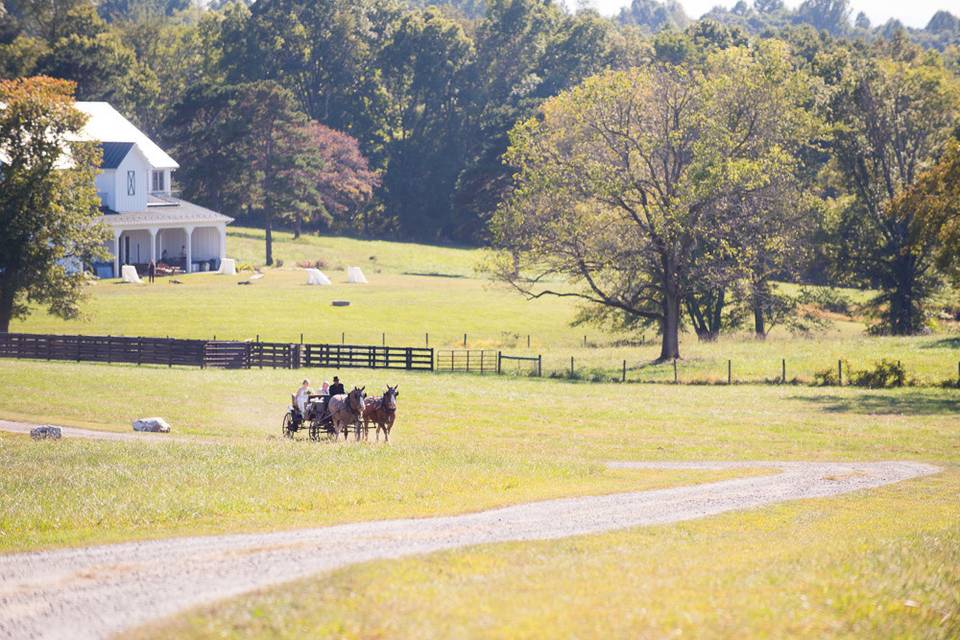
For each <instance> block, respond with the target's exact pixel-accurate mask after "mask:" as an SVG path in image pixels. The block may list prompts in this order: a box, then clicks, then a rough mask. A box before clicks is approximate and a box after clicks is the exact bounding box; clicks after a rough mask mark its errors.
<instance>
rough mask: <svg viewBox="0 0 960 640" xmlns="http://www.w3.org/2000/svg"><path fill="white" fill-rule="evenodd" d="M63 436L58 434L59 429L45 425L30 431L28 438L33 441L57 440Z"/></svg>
mask: <svg viewBox="0 0 960 640" xmlns="http://www.w3.org/2000/svg"><path fill="white" fill-rule="evenodd" d="M62 435H63V434H61V433H60V427H53V426H50V425H48V424H45V425H43V426H41V427H34V428H33V429H30V437H31V438H33V439H34V440H46V439H48V438H49V439H51V440H59V439H60V437H61V436H62Z"/></svg>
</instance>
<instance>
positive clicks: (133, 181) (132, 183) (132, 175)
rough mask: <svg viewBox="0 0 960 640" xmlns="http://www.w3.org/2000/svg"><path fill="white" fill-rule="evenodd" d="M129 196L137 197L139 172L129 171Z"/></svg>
mask: <svg viewBox="0 0 960 640" xmlns="http://www.w3.org/2000/svg"><path fill="white" fill-rule="evenodd" d="M127 195H128V196H135V195H137V172H136V171H127Z"/></svg>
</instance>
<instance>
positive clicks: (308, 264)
mask: <svg viewBox="0 0 960 640" xmlns="http://www.w3.org/2000/svg"><path fill="white" fill-rule="evenodd" d="M297 266H298V267H300V268H301V269H326V268H327V263H326V261H325V260H323V259H322V258H321V259H320V260H300V261H298V262H297Z"/></svg>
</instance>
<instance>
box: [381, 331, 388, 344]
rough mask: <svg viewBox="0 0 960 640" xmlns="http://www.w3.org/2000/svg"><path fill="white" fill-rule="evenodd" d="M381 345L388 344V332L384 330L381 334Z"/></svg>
mask: <svg viewBox="0 0 960 640" xmlns="http://www.w3.org/2000/svg"><path fill="white" fill-rule="evenodd" d="M380 346H381V347H385V346H387V334H386V332H383V333H381V334H380Z"/></svg>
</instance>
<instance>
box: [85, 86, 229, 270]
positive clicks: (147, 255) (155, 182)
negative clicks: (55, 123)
mask: <svg viewBox="0 0 960 640" xmlns="http://www.w3.org/2000/svg"><path fill="white" fill-rule="evenodd" d="M76 106H77V109H79V110H80V111H82V112H84V113H86V114H87V115H88V116H89V120H88V122H87V124H86V126H85V127H84V135H85V136H86V137H88V138H89V139H95V140H99V141H101V144H102V146H103V163H102V165H101V167H100V173H99V174H98V175H97V193H98V195H99V196H100V201H101V206H102V209H103V212H104V213H103V218H102V220H103V222H104V223H105V224H106V225H107V227H109V228H110V229H112V231H113V240H112V242H110V243H109V245H110V246H109V248H110V252H111V255H112V256H113V264H110V263H102V264H97V265H94V267H95V270H96V272H97V275H99V276H101V277H119V275H120V267H121V266H123V265H125V264H129V265H135V266H136V267H137V268H138V270H140V271H141V272H143V271H145V269H146V266H147V265H148V264H149V263H150V262H151V261H153V262H155V263H161V262H162V263H165V264H167V265H169V266H172V267H180V268H181V269H183V270H184V271H186V272H192V271H207V270H215V269H217V268H219V265H220V262H221V261H222V260H223V259H224V257H226V240H227V225H228V224H230V223H231V222H233V218H229V217H227V216H225V215H222V214H219V213H217V212H216V211H211V210H210V209H205V208H204V207H201V206H199V205H195V204H193V203H190V202H187V201H186V200H181V199H180V198H178V197H175V195H174V193H173V191H172V190H171V183H172V178H173V172H174V171H175V170H176V169H178V168H179V167H180V165H178V164H177V163H176V162H175V161H174V159H173V158H171V157H170V156H169V155H167V153H166V152H165V151H164V150H163V149H161V148H160V147H159V146H157V145H156V144H155V143H154V142H153V141H152V140H150V138H148V137H147V136H146V135H144V133H143V132H142V131H140V130H139V129H137V128H136V127H135V126H133V124H132V123H131V122H130V121H129V120H127V119H126V118H124V117H123V116H122V115H120V113H119V112H118V111H117V110H116V109H114V108H113V107H111V106H110V105H109V104H107V103H106V102H78V103H77V104H76Z"/></svg>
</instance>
